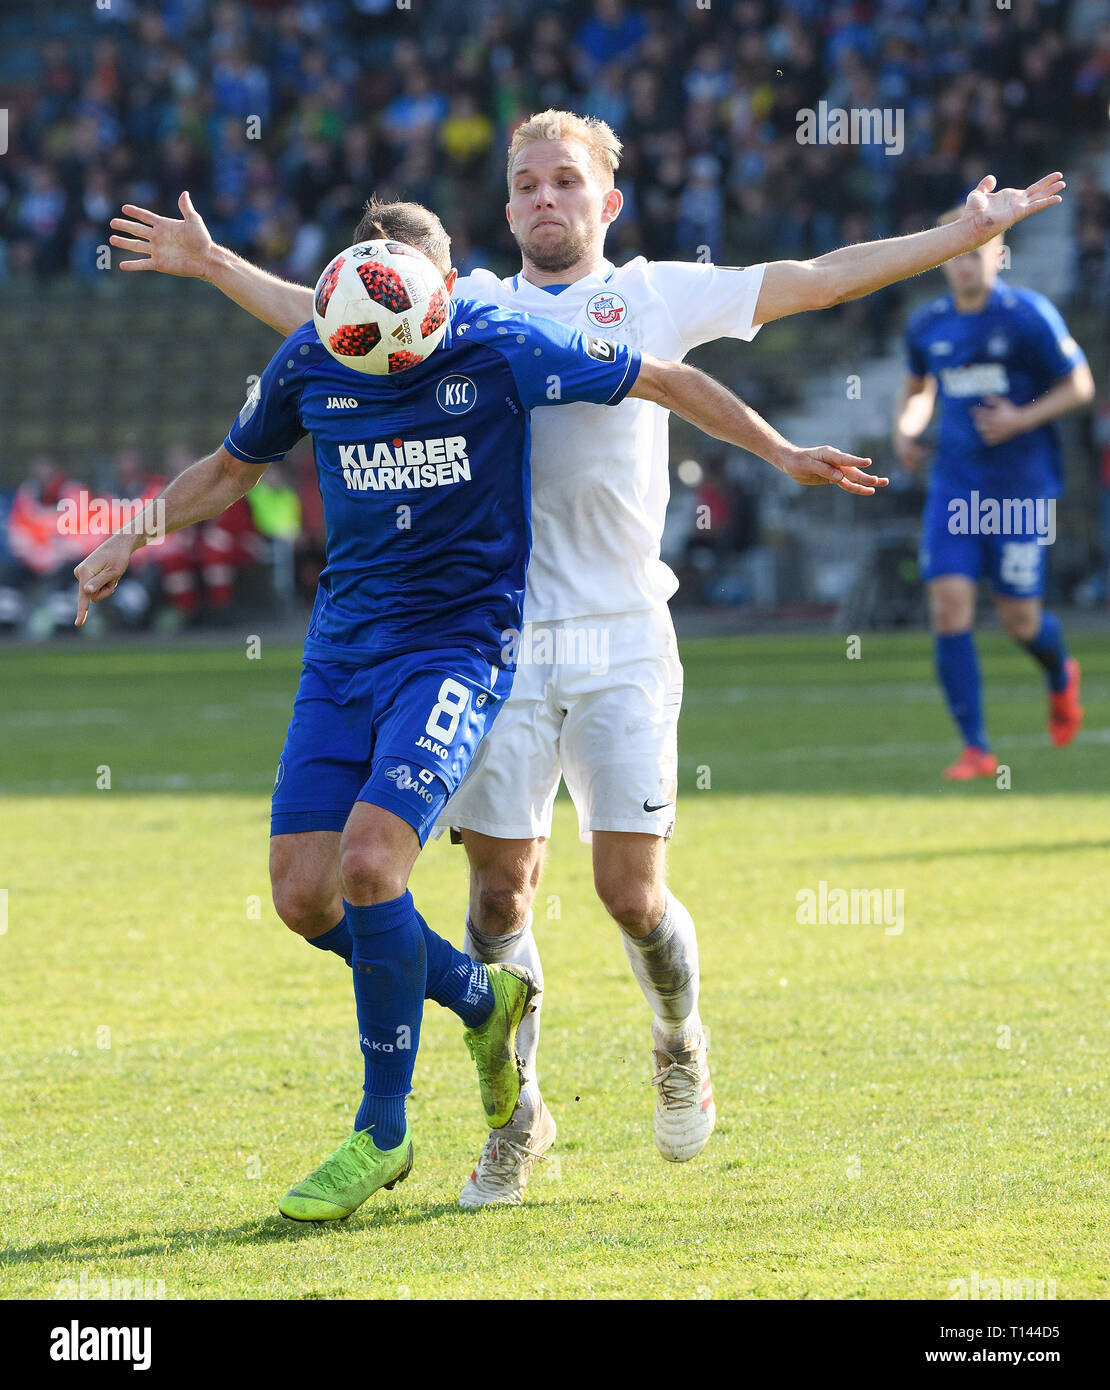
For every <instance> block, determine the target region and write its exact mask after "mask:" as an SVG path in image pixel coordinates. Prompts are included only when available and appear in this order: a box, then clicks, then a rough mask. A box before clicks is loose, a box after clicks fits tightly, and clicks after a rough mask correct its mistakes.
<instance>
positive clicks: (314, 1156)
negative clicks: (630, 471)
mask: <svg viewBox="0 0 1110 1390" xmlns="http://www.w3.org/2000/svg"><path fill="white" fill-rule="evenodd" d="M1074 648H1075V650H1076V652H1077V654H1078V655H1079V656H1080V658H1081V659H1082V660H1083V662H1084V666H1085V672H1086V685H1085V703H1086V706H1087V729H1086V730H1085V732H1084V733H1083V734H1082V735H1081V737H1080V739H1079V740H1078V741H1077V743H1076V744H1075V745H1073V746H1072V747H1071V748H1069V749H1065V750H1056V749H1053V748H1051V747H1050V746H1049V745H1048V741H1047V738H1046V735H1045V733H1044V696H1043V691H1042V686H1041V682H1040V678H1039V676H1038V675H1037V674H1036V673H1035V672H1034V670H1033V668H1032V667H1031V665H1030V663H1029V661H1028V660H1027V658H1025V657H1024V655H1023V654H1022V653H1020V652H1018V651H1016V650H1014V649H1013V648H1011V647H1009V646H1008V645H1006V644H1005V643H1004V642H1003V641H1002V640H1001V639H1000V638H997V637H987V638H985V639H984V640H983V643H982V653H983V660H984V670H985V677H986V698H987V710H988V716H989V720H990V726H991V729H992V733H993V734H994V737H995V743H996V747H997V751H998V753H999V756H1000V758H1001V760H1002V761H1003V763H1004V764H1005V765H1006V766H1008V767H1009V769H1010V783H1011V785H1010V787H1009V788H1008V789H1000V788H999V787H997V786H996V785H995V784H994V783H993V782H989V783H985V784H976V785H974V786H964V787H959V786H944V785H942V783H941V780H940V776H939V774H940V771H941V769H942V767H943V766H944V764H945V763H946V762H947V761H948V760H949V758H950V757H951V756H952V755H953V754H954V752H955V751H956V743H955V740H954V738H953V736H952V732H951V730H950V728H949V725H948V722H947V717H946V715H945V714H944V713H943V711H942V709H941V707H940V704H939V699H938V696H937V693H936V690H935V687H934V685H933V680H932V672H931V665H930V656H929V644H928V640H927V639H926V638H925V637H923V636H889V637H882V636H867V635H865V636H864V637H863V640H862V649H861V652H860V657H859V659H858V660H849V659H847V656H846V653H845V641H844V639H843V638H838V637H835V636H825V637H804V638H799V637H768V638H752V639H743V640H716V639H714V640H699V641H689V642H686V643H684V644H683V657H684V661H685V664H686V670H687V697H686V704H685V712H684V716H683V723H682V729H681V744H680V747H681V753H682V761H681V785H680V812H679V822H678V829H677V833H676V836H675V840H674V844H673V849H672V855H671V881H672V884H673V886H674V888H675V890H676V892H677V893H678V894H679V896H681V897H682V898H683V899H684V900H685V901H686V903H687V904H688V905H689V907H690V908H691V910H692V912H693V915H694V918H695V921H696V922H697V924H698V928H699V933H700V938H701V954H702V976H703V1014H704V1017H705V1019H706V1021H707V1023H708V1024H709V1026H710V1028H711V1034H712V1051H711V1059H712V1063H713V1072H714V1078H715V1083H716V1091H717V1099H718V1107H719V1114H720V1119H719V1123H718V1128H717V1132H716V1134H715V1135H714V1137H713V1139H712V1141H711V1143H710V1145H709V1147H708V1148H707V1149H706V1151H705V1152H704V1153H703V1154H702V1155H701V1156H700V1157H699V1158H698V1159H695V1160H694V1161H693V1162H691V1163H689V1164H685V1165H670V1164H666V1163H664V1162H663V1161H662V1160H661V1159H660V1158H659V1156H658V1155H657V1153H656V1151H655V1148H654V1144H653V1141H652V1137H651V1111H652V1103H653V1091H652V1089H651V1087H650V1085H649V1079H650V1055H649V1036H648V1015H647V1011H646V1007H645V1005H644V1003H643V1001H642V999H641V997H640V994H639V991H638V990H637V988H636V986H635V984H634V982H633V980H632V977H631V974H630V972H629V970H628V968H627V964H626V962H625V959H624V953H623V951H622V949H621V946H620V942H619V940H618V935H617V931H616V928H615V927H613V926H612V924H610V923H609V922H608V920H607V919H606V917H605V915H604V913H603V911H602V909H601V908H600V906H599V904H598V903H597V901H596V899H595V898H594V896H593V893H592V887H591V878H590V870H589V857H588V851H587V849H586V847H585V846H583V845H581V844H580V843H579V842H578V839H577V836H576V834H575V826H574V823H573V820H572V815H571V812H570V807H569V803H566V802H564V801H560V803H559V805H558V809H557V819H556V826H555V832H554V836H553V840H552V844H551V847H550V855H549V863H548V869H547V873H546V876H545V878H544V881H543V884H542V885H541V889H540V895H539V899H538V904H537V914H536V921H537V928H536V929H537V935H538V938H539V942H540V946H541V949H542V951H543V953H544V959H545V964H546V973H547V1001H546V1007H545V1012H544V1033H543V1039H542V1045H541V1054H540V1078H541V1082H542V1084H543V1089H544V1092H545V1095H546V1097H547V1100H548V1103H549V1104H550V1106H551V1108H552V1110H553V1112H554V1113H555V1116H556V1118H557V1120H558V1123H559V1126H560V1137H559V1141H558V1144H557V1147H556V1149H555V1150H554V1151H553V1157H552V1159H551V1160H550V1161H549V1162H548V1163H547V1164H546V1165H544V1166H543V1167H542V1168H541V1170H540V1171H539V1173H538V1174H537V1176H536V1178H535V1179H534V1181H533V1185H532V1188H531V1189H530V1197H531V1200H530V1201H529V1203H528V1204H527V1206H526V1207H525V1208H523V1209H519V1210H504V1209H502V1210H492V1211H484V1212H477V1213H468V1212H463V1211H460V1210H459V1209H458V1208H457V1206H456V1204H455V1203H456V1198H457V1196H458V1192H459V1189H460V1187H461V1184H462V1182H463V1180H464V1179H465V1177H466V1175H467V1174H468V1173H469V1171H470V1168H471V1166H472V1165H473V1162H474V1160H475V1158H476V1157H477V1154H478V1151H479V1149H480V1147H481V1144H482V1141H483V1139H484V1134H483V1129H482V1123H481V1115H480V1110H479V1105H478V1097H477V1090H476V1086H475V1084H474V1081H473V1076H472V1072H471V1069H470V1063H469V1060H468V1058H467V1056H466V1053H465V1051H464V1049H463V1046H462V1041H461V1038H460V1037H459V1025H458V1024H457V1022H456V1020H454V1019H453V1018H452V1017H450V1016H448V1015H446V1014H443V1013H442V1012H441V1011H439V1010H438V1009H436V1008H435V1006H430V1007H429V1012H428V1015H427V1017H426V1019H425V1026H424V1036H423V1045H422V1049H421V1052H420V1057H419V1061H418V1063H417V1071H416V1080H415V1093H414V1096H413V1099H412V1107H411V1114H412V1120H413V1129H414V1136H415V1141H416V1158H417V1163H416V1169H415V1171H414V1173H413V1177H412V1179H411V1180H410V1181H408V1182H407V1183H405V1184H403V1185H402V1186H401V1187H398V1188H397V1189H396V1191H395V1192H393V1193H391V1194H380V1195H379V1196H378V1197H376V1198H374V1199H372V1200H371V1201H370V1202H369V1203H368V1204H367V1205H366V1206H365V1207H364V1208H362V1209H361V1210H360V1211H358V1212H357V1213H356V1214H355V1215H354V1216H353V1217H352V1218H351V1219H350V1220H349V1221H347V1222H344V1223H341V1224H339V1225H336V1226H331V1227H312V1226H308V1227H300V1226H294V1225H291V1224H289V1223H287V1222H285V1221H283V1220H282V1219H281V1218H280V1217H279V1216H278V1215H277V1212H276V1206H275V1204H276V1201H277V1198H278V1197H279V1196H280V1195H281V1193H283V1192H284V1191H285V1190H286V1188H288V1187H289V1186H290V1185H291V1184H292V1183H293V1182H294V1181H295V1180H297V1179H299V1178H300V1177H302V1176H303V1175H304V1174H305V1173H306V1172H307V1171H308V1170H309V1169H310V1168H311V1167H313V1166H314V1165H315V1164H316V1163H317V1162H318V1161H319V1159H321V1158H322V1157H323V1156H324V1155H325V1154H327V1153H328V1152H330V1151H331V1149H332V1148H333V1147H334V1145H335V1144H336V1143H337V1142H338V1141H339V1139H340V1138H341V1137H342V1135H343V1133H344V1132H345V1130H346V1129H347V1128H348V1127H349V1125H350V1123H351V1120H352V1117H353V1112H354V1107H355V1105H356V1102H357V1099H358V1094H359V1085H360V1080H361V1063H360V1055H359V1052H358V1048H357V1034H356V1030H355V1025H354V1014H353V1007H352V1001H351V989H350V983H349V980H348V978H347V977H346V974H345V971H344V969H343V967H342V965H341V964H340V963H339V962H338V961H335V960H333V959H331V958H329V957H324V956H321V955H320V954H319V953H316V952H313V951H311V950H309V949H308V948H307V947H306V946H305V945H304V944H303V943H302V942H300V941H299V940H297V939H296V938H294V937H293V936H292V935H291V934H290V933H289V932H287V931H286V930H285V928H284V927H282V925H281V924H280V923H279V922H278V920H277V918H276V916H275V914H274V911H273V908H272V906H271V904H270V899H269V892H268V883H267V877H266V837H267V833H268V792H269V786H270V781H271V778H272V774H273V768H274V766H275V764H276V760H277V755H278V752H279V750H280V745H281V739H282V735H283V732H284V726H285V722H286V719H287V716H288V710H289V706H290V703H291V700H292V694H293V690H294V687H295V684H296V677H297V669H298V654H297V652H295V651H292V650H288V649H281V650H276V649H275V650H270V649H268V648H265V647H264V649H263V651H262V654H261V658H260V659H258V660H248V659H247V658H246V655H245V654H244V652H243V650H242V649H239V650H236V649H227V648H225V649H222V650H207V649H188V650H186V649H176V650H162V649H158V650H139V649H135V648H127V649H114V648H112V649H107V648H95V647H86V646H84V645H77V644H75V645H74V646H73V647H71V648H67V649H56V648H52V649H44V650H37V651H27V650H9V651H7V652H5V653H3V656H2V660H3V666H4V676H3V683H2V690H3V694H2V696H0V729H2V739H0V747H2V753H0V789H2V791H3V793H4V795H3V798H2V801H0V808H2V809H0V816H2V824H0V836H2V839H0V843H2V845H3V855H2V860H3V870H2V875H0V888H3V889H6V890H7V917H6V919H4V918H2V917H0V926H4V925H5V924H6V930H4V932H3V935H0V964H2V968H0V1020H2V1025H0V1026H2V1034H0V1067H2V1069H3V1073H4V1084H3V1087H2V1091H0V1107H2V1108H0V1151H2V1155H3V1162H2V1168H0V1184H2V1187H3V1192H4V1207H5V1212H6V1219H5V1221H4V1234H3V1238H2V1239H3V1244H4V1249H3V1251H2V1252H0V1292H2V1293H3V1294H4V1295H6V1296H8V1297H11V1296H16V1297H23V1298H43V1299H48V1298H52V1297H55V1296H57V1295H58V1294H59V1293H65V1292H66V1291H68V1292H70V1293H72V1292H73V1291H74V1289H75V1288H80V1287H81V1284H82V1281H85V1284H86V1287H88V1288H89V1289H90V1290H92V1291H93V1292H95V1291H96V1290H97V1289H98V1288H101V1289H103V1288H104V1287H105V1286H103V1285H101V1284H100V1283H99V1281H101V1280H104V1281H108V1284H110V1281H112V1280H143V1281H148V1283H149V1287H150V1288H152V1289H154V1290H155V1291H156V1292H159V1293H164V1296H165V1297H167V1298H226V1297H236V1298H243V1297H246V1298H298V1299H304V1298H331V1297H359V1298H365V1297H369V1298H384V1299H398V1298H408V1297H412V1298H422V1297H454V1298H464V1299H465V1298H476V1297H523V1298H555V1297H561V1296H576V1297H598V1298H605V1297H639V1296H654V1297H682V1298H723V1297H735V1296H740V1297H752V1298H760V1297H772V1298H835V1299H845V1298H880V1299H905V1298H916V1299H947V1298H949V1297H950V1296H951V1292H952V1290H953V1288H955V1287H956V1286H954V1285H953V1284H952V1281H954V1280H959V1279H967V1280H970V1279H971V1278H972V1276H973V1274H976V1273H977V1274H978V1275H979V1277H980V1279H988V1278H999V1279H1001V1278H1013V1279H1037V1280H1041V1279H1043V1280H1054V1281H1055V1295H1056V1297H1057V1298H1058V1299H1075V1298H1089V1297H1105V1296H1106V1295H1107V1293H1108V1277H1107V1269H1108V1268H1110V1261H1108V1255H1110V1249H1108V1240H1107V1218H1106V1214H1107V1211H1108V1210H1110V1202H1108V1192H1107V1188H1108V1181H1107V1172H1108V1167H1110V1153H1108V1148H1107V1129H1108V1120H1107V1115H1108V1110H1107V1076H1108V1068H1107V1059H1108V1052H1110V1048H1108V1037H1107V1009H1106V958H1107V946H1106V942H1107V925H1108V915H1110V908H1108V904H1110V853H1108V851H1110V830H1108V828H1107V816H1106V754H1107V747H1106V745H1107V742H1108V741H1110V650H1108V649H1107V647H1106V644H1105V641H1104V640H1099V639H1096V638H1086V639H1080V640H1077V641H1076V642H1075V643H1074ZM108 777H110V780H111V786H110V788H107V787H104V788H102V789H98V787H97V781H98V778H99V779H100V781H101V782H104V781H105V780H106V779H107V778H108ZM699 781H700V782H701V783H703V784H704V783H705V782H706V781H708V782H709V785H708V786H704V785H702V786H701V787H699ZM821 881H824V882H825V883H827V884H828V886H829V888H830V889H833V888H838V887H839V888H845V889H852V888H862V889H886V890H890V891H891V892H892V893H897V892H899V891H900V892H901V893H902V895H903V903H904V907H903V929H902V930H901V931H900V932H899V931H897V930H889V929H888V928H887V927H885V926H884V925H882V924H871V925H867V924H859V925H854V926H853V925H847V924H843V925H835V924H828V925H807V924H804V923H801V922H799V921H798V920H797V903H798V894H799V892H801V891H802V890H805V889H807V888H808V889H812V890H814V891H816V890H817V888H818V885H819V883H820V882H821ZM413 887H414V892H415V895H416V899H417V902H418V904H419V905H420V906H421V908H422V910H423V912H424V913H425V915H426V916H427V918H428V920H429V922H430V923H431V924H432V925H433V926H434V927H436V928H437V929H438V930H439V931H441V932H443V933H445V934H448V935H451V936H452V937H453V938H454V939H455V940H456V941H457V940H458V939H459V938H460V936H461V924H462V914H463V911H464V904H465V874H464V861H463V855H462V851H461V850H459V849H453V848H451V847H450V846H448V845H447V844H444V843H440V844H436V845H432V846H431V847H430V848H429V850H428V852H427V853H426V855H425V856H423V857H422V859H421V861H420V863H419V864H418V866H417V871H416V875H415V880H414V885H413ZM1045 1287H1046V1288H1048V1287H1049V1286H1048V1285H1045Z"/></svg>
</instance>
